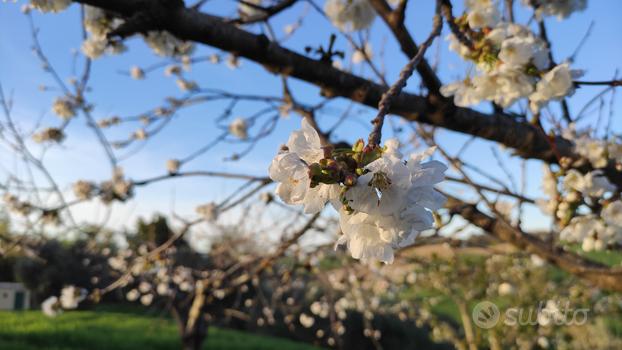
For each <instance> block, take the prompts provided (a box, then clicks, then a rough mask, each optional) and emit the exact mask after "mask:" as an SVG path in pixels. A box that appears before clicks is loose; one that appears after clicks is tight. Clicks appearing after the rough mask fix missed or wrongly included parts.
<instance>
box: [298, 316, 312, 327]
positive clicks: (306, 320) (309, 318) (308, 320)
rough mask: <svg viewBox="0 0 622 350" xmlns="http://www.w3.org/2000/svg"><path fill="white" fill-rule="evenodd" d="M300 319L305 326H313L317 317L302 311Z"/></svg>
mask: <svg viewBox="0 0 622 350" xmlns="http://www.w3.org/2000/svg"><path fill="white" fill-rule="evenodd" d="M298 320H299V321H300V324H301V325H302V326H303V327H305V328H311V327H313V324H314V323H315V318H313V316H309V315H307V314H305V313H301V314H300V317H299V318H298Z"/></svg>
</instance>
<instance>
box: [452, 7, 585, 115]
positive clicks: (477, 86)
mask: <svg viewBox="0 0 622 350" xmlns="http://www.w3.org/2000/svg"><path fill="white" fill-rule="evenodd" d="M467 9H468V12H467V13H465V14H464V15H463V16H461V17H460V18H458V19H456V24H457V25H458V27H459V29H460V32H461V35H459V36H458V35H455V34H454V33H452V34H450V35H449V36H448V40H449V41H450V45H449V48H450V49H451V50H452V51H455V52H457V53H458V54H459V55H460V56H461V57H462V58H464V59H465V60H468V61H471V62H473V63H474V64H475V67H476V68H477V72H478V74H475V75H474V76H469V77H466V78H465V79H464V80H462V81H456V82H453V83H450V84H447V85H444V86H443V87H442V89H441V93H442V94H443V95H444V96H447V97H449V96H454V102H455V104H456V105H458V106H463V107H466V106H471V105H475V104H478V103H480V102H482V101H485V100H487V101H493V102H494V103H496V104H497V105H499V106H502V107H504V108H505V107H509V106H511V105H512V104H514V103H515V102H516V101H518V100H519V99H521V98H527V99H528V100H529V106H530V109H531V111H532V112H533V113H534V114H536V113H538V112H539V110H540V109H541V108H542V107H544V106H545V105H546V104H547V103H548V102H549V101H551V100H559V99H561V98H563V97H565V96H568V95H571V94H572V93H573V92H574V84H573V79H574V78H576V77H577V76H579V75H580V74H581V73H580V72H579V71H576V70H572V69H570V66H569V64H568V63H562V64H559V65H557V66H555V67H551V62H550V59H549V48H548V46H547V44H546V42H545V41H543V40H542V39H540V38H539V37H537V36H536V35H534V33H533V32H532V31H531V30H530V29H529V28H528V27H525V26H522V25H519V24H514V23H510V22H503V21H501V15H500V13H499V9H498V4H497V3H496V2H495V1H487V0H468V1H467Z"/></svg>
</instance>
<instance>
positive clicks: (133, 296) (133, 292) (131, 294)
mask: <svg viewBox="0 0 622 350" xmlns="http://www.w3.org/2000/svg"><path fill="white" fill-rule="evenodd" d="M139 296H140V293H139V292H138V291H137V290H136V289H132V290H130V291H129V292H127V294H125V298H126V299H127V300H128V301H136V300H137V299H138V297H139Z"/></svg>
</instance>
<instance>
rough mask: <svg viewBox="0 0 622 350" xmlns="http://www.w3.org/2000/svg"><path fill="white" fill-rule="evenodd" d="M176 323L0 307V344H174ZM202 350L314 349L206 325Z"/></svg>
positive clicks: (54, 347) (18, 347) (28, 349)
mask: <svg viewBox="0 0 622 350" xmlns="http://www.w3.org/2000/svg"><path fill="white" fill-rule="evenodd" d="M179 348H180V344H179V340H178V337H177V329H176V326H175V324H174V323H173V322H172V321H170V320H167V319H164V318H155V317H151V316H147V315H140V314H136V313H127V312H115V311H108V310H107V311H73V312H66V313H64V314H62V315H60V316H58V317H56V318H47V317H45V316H44V315H43V314H42V313H41V312H40V311H26V312H8V311H0V349H2V350H35V349H37V350H39V349H48V350H74V349H76V350H77V349H89V350H91V349H93V350H98V349H102V350H103V349H117V350H124V349H127V350H130V349H132V350H136V349H179ZM204 349H223V350H250V349H253V350H255V349H257V350H264V349H265V350H268V349H270V350H272V349H283V350H313V349H317V348H315V347H312V346H309V345H306V344H302V343H295V342H292V341H289V340H285V339H278V338H272V337H264V336H258V335H253V334H248V333H243V332H237V331H232V330H226V329H217V328H213V327H212V328H210V330H209V337H208V340H207V343H206V344H205V346H204Z"/></svg>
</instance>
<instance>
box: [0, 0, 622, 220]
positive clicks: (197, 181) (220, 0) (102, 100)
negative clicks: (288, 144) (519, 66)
mask: <svg viewBox="0 0 622 350" xmlns="http://www.w3.org/2000/svg"><path fill="white" fill-rule="evenodd" d="M317 2H318V3H320V4H322V3H323V2H322V1H320V0H318V1H317ZM455 2H456V7H455V10H454V13H455V14H459V13H461V12H462V6H461V5H462V4H460V3H459V1H455ZM517 2H518V1H517ZM21 3H22V2H18V4H11V3H4V4H1V5H0V54H1V56H0V57H1V62H2V64H1V65H0V83H1V84H2V86H3V88H4V90H5V92H7V91H8V92H11V93H12V96H13V98H14V102H15V111H14V118H16V119H17V120H18V122H19V124H20V125H21V127H22V128H23V130H29V129H30V128H32V127H33V126H35V125H37V123H39V125H41V126H54V125H58V124H59V123H60V122H59V120H58V118H57V117H56V116H55V115H53V114H52V112H51V111H50V106H51V103H52V101H53V100H54V98H55V97H57V96H59V95H60V92H59V91H54V90H52V91H40V90H39V89H38V86H39V85H41V84H44V85H48V86H53V82H52V80H51V78H50V76H49V75H47V74H46V73H44V72H43V71H42V70H41V67H40V64H39V61H38V60H37V59H36V57H35V55H34V54H33V53H32V51H31V45H32V38H31V33H30V30H29V25H28V21H27V18H26V16H24V15H22V14H21V13H20V11H19V8H20V5H21ZM432 6H433V1H424V0H412V1H411V2H410V6H409V12H408V13H407V23H408V27H409V29H410V30H411V32H412V33H413V35H414V37H415V39H416V40H418V41H419V42H421V41H422V40H423V38H425V37H426V36H427V33H428V32H429V30H430V28H431V17H432V13H433V9H432ZM517 7H518V9H517V18H518V22H520V23H526V21H527V20H528V19H529V16H530V14H529V12H528V11H526V10H524V9H522V8H520V7H519V6H517ZM204 10H205V11H207V12H210V13H216V14H219V15H223V16H232V15H234V14H235V2H234V1H228V0H227V1H226V0H217V1H209V2H207V4H206V5H205V7H204ZM620 13H622V2H620V1H614V0H609V1H595V0H592V1H588V9H587V10H586V11H584V12H582V13H577V14H573V15H572V16H571V17H570V18H569V19H567V20H564V21H558V20H557V19H555V18H549V19H547V24H548V29H549V36H550V37H551V38H552V39H553V52H554V57H555V59H556V60H557V61H561V60H563V59H565V58H567V57H569V56H570V55H571V54H572V52H573V51H574V50H575V48H576V47H577V45H578V43H579V41H580V40H581V38H582V37H583V35H584V33H585V32H586V30H587V28H588V27H589V25H590V23H591V22H592V21H594V22H595V25H594V28H593V30H592V34H591V36H590V37H589V39H588V41H587V42H586V43H585V45H584V46H583V48H582V50H581V51H580V53H579V55H578V56H577V59H576V61H575V63H574V64H573V67H575V68H578V69H584V70H585V71H586V75H585V77H584V78H583V79H584V80H609V79H611V78H612V77H613V75H614V72H615V71H616V69H617V68H620V62H622V45H620V39H619V37H618V36H619V34H620V33H622V22H621V21H620V20H619V18H617V17H618V15H619V14H620ZM303 15H304V22H303V26H302V29H301V30H299V31H297V32H296V34H295V35H294V36H293V37H292V38H290V39H289V40H287V41H286V42H285V43H284V45H285V46H286V47H288V48H291V49H294V50H296V51H298V52H302V51H303V49H304V47H305V46H308V45H311V46H317V45H320V44H322V45H325V44H326V43H327V41H328V37H329V35H330V34H331V33H335V32H336V29H335V28H334V27H332V26H331V25H330V24H329V23H328V22H327V21H326V20H325V19H324V18H322V17H321V16H319V15H318V14H317V12H315V11H314V10H313V9H311V8H309V7H308V6H307V5H305V4H300V5H297V6H294V7H293V8H291V9H289V10H287V11H286V12H284V13H283V14H281V15H280V16H278V17H277V18H276V19H275V20H274V21H273V22H272V23H273V28H274V30H275V31H276V32H277V33H279V36H281V35H283V28H284V27H285V26H286V25H287V24H291V23H294V22H295V21H296V20H297V19H298V18H299V17H300V16H303ZM33 18H34V21H35V24H36V26H37V27H38V28H40V40H41V42H42V45H43V49H44V51H45V53H46V54H47V55H48V57H49V59H50V61H51V62H52V64H53V66H54V67H55V68H56V69H57V70H58V72H59V73H60V75H61V76H62V77H63V78H64V79H69V78H70V77H72V76H74V74H75V71H74V61H73V59H72V57H73V53H74V52H76V50H79V47H80V45H81V40H80V37H81V31H80V23H79V22H80V21H79V10H78V6H77V5H73V6H71V8H70V9H69V10H67V11H65V12H63V13H60V14H56V15H53V14H47V15H41V14H39V13H34V15H33ZM248 29H249V30H252V31H255V32H258V31H261V30H262V29H261V28H260V27H259V26H257V25H255V26H252V27H250V28H248ZM370 35H371V36H370V37H371V42H372V45H373V47H374V54H375V55H378V54H379V52H380V51H384V53H385V54H384V65H383V66H384V68H385V69H386V72H387V76H388V77H389V80H390V81H393V80H394V79H395V78H396V76H397V74H398V73H399V70H400V69H401V67H402V66H403V64H404V63H405V58H404V57H403V55H402V54H401V52H400V51H399V49H398V47H397V46H396V43H395V41H394V39H393V38H392V37H391V36H390V34H389V33H388V32H387V30H386V28H385V27H384V24H383V23H382V22H381V21H380V20H379V19H376V21H375V23H374V26H373V28H372V30H371V34H370ZM444 36H445V34H444V35H443V37H444ZM438 42H439V41H437V43H438ZM336 44H337V47H338V48H340V49H343V50H345V51H346V52H347V53H348V55H349V54H350V51H351V50H350V48H349V45H348V43H347V41H346V40H345V39H344V38H343V37H339V38H338V39H337V42H336ZM127 45H128V47H129V51H128V52H127V53H126V54H123V55H120V56H105V57H103V58H100V59H98V60H96V61H95V62H94V65H93V69H92V72H93V74H92V78H91V81H90V86H91V87H92V90H91V92H90V93H89V96H88V99H89V101H90V102H92V103H94V104H95V110H94V112H93V114H94V116H95V117H96V119H100V118H104V117H109V116H112V115H121V116H129V115H138V114H140V113H142V112H145V111H147V110H149V109H152V108H154V107H157V106H158V105H160V104H162V99H163V98H164V97H166V96H177V97H180V96H183V93H182V92H180V91H179V89H178V88H177V86H176V85H175V82H174V79H171V78H168V77H165V76H164V74H163V72H162V70H157V71H154V72H152V73H150V74H148V75H147V78H146V79H145V80H144V81H136V80H132V79H130V78H129V77H127V76H126V75H124V74H121V73H120V72H123V71H127V70H128V69H129V68H130V67H131V66H132V65H139V66H141V67H147V66H149V65H151V64H154V63H158V62H162V61H163V59H162V58H161V57H158V56H156V55H154V54H153V53H152V52H151V50H150V49H149V48H148V47H147V46H146V45H145V44H144V43H143V42H142V40H140V39H138V38H133V39H130V40H129V41H128V42H127ZM210 53H218V51H217V50H215V49H213V48H209V47H199V48H198V50H197V51H196V55H199V56H201V55H205V54H210ZM437 54H438V56H436V55H437ZM428 57H429V58H431V59H433V58H434V57H438V58H440V60H439V62H438V64H439V67H440V77H441V78H442V79H443V81H445V82H448V81H451V80H455V79H457V78H460V77H462V76H464V73H465V69H466V67H467V66H466V65H465V64H464V62H462V61H461V60H460V59H459V58H458V57H457V56H456V55H455V54H453V53H451V52H449V51H448V50H447V44H446V42H445V41H444V40H441V41H440V47H439V48H438V50H437V48H436V46H434V47H433V49H432V50H430V51H429V52H428ZM348 59H349V56H348V57H347V58H346V60H348ZM241 61H242V65H241V68H240V69H238V70H235V71H232V70H230V69H228V68H226V67H225V65H224V64H220V65H213V64H210V63H201V64H197V65H195V66H193V68H192V72H191V73H189V74H188V78H189V79H192V80H195V81H197V82H198V83H199V85H200V86H201V87H203V88H219V89H223V90H227V91H231V92H237V93H252V94H266V95H273V96H279V94H280V91H281V85H280V79H279V78H278V77H276V76H273V75H271V74H269V73H267V72H266V71H265V70H264V69H263V68H262V67H261V66H259V65H256V64H254V63H253V62H250V61H247V60H241ZM81 62H82V61H81V59H78V64H77V67H78V70H77V71H78V72H79V71H80V67H81V66H80V65H81ZM354 71H355V72H357V73H361V67H354ZM362 74H365V75H366V76H371V75H370V73H369V70H368V69H365V70H364V71H363V73H362ZM290 84H291V87H292V89H293V91H294V93H295V96H296V98H297V99H299V100H300V101H302V102H305V103H308V104H311V103H314V102H318V101H320V98H319V96H318V89H317V88H315V87H313V86H311V85H309V84H306V83H303V82H299V81H294V80H292V81H291V82H290ZM417 85H418V78H417V77H413V78H412V79H411V80H410V82H409V86H408V87H407V89H408V90H409V91H415V92H416V91H417ZM598 91H600V88H591V87H587V88H582V89H579V90H578V91H577V93H576V95H575V96H574V97H573V98H572V99H571V103H570V107H571V111H573V112H576V111H578V110H579V109H580V108H581V107H582V106H583V105H584V104H585V102H586V101H588V100H589V99H590V98H591V97H593V96H594V95H595V94H596V93H597V92H598ZM608 97H609V96H608ZM606 103H609V100H608V99H607V100H606ZM223 107H224V104H223V103H210V104H203V105H200V106H197V107H193V108H189V109H186V110H184V111H183V112H181V113H179V115H177V116H176V117H175V118H176V120H175V121H174V122H173V123H170V124H169V126H168V127H167V128H166V129H165V130H164V131H163V132H162V133H160V134H159V135H157V136H156V137H154V138H153V139H150V140H149V141H148V142H147V143H146V144H145V145H141V146H140V152H137V153H136V154H135V155H133V156H132V157H131V158H129V159H128V160H127V161H125V162H123V163H122V164H121V165H122V166H123V167H124V169H125V172H126V174H127V175H128V176H129V177H131V178H133V179H142V178H145V177H150V176H153V175H157V174H162V173H164V171H165V168H164V164H165V161H166V160H167V159H169V158H182V157H184V156H186V155H188V154H190V153H192V152H193V151H194V150H195V149H197V148H199V147H201V146H202V145H204V144H206V143H208V142H209V141H210V140H212V139H214V138H215V137H217V136H218V135H219V134H220V132H221V130H220V129H218V128H216V127H215V123H214V121H215V119H216V118H218V116H219V115H220V112H221V111H222V109H223ZM346 107H347V101H344V100H338V101H335V102H332V103H331V104H329V107H328V108H327V109H326V110H325V111H323V113H322V114H321V115H320V120H319V121H320V125H321V126H324V127H327V126H330V125H332V124H333V123H334V122H335V121H336V120H337V118H338V116H339V114H340V113H341V112H342V111H343V110H344V109H345V108H346ZM614 107H615V110H616V111H619V110H620V98H619V96H618V99H617V101H616V103H615V104H614ZM257 108H258V105H257V104H252V103H242V104H240V105H239V106H238V108H236V110H235V111H234V113H233V116H234V117H235V116H248V115H251V114H253V113H254V112H256V111H257ZM351 114H352V116H351V117H350V118H349V119H348V121H346V122H345V123H344V124H343V126H342V127H341V128H340V129H339V130H338V131H337V132H336V134H335V139H337V140H341V139H345V140H348V141H352V140H355V139H357V138H359V137H365V136H366V135H367V134H368V126H367V125H368V121H369V120H370V119H371V118H372V117H373V110H372V109H370V108H366V107H362V106H358V105H357V106H355V108H354V109H353V110H352V111H351ZM594 120H595V118H588V119H586V121H585V122H584V123H583V125H589V123H593V121H594ZM299 122H300V119H299V118H298V117H297V116H291V117H290V118H289V119H280V120H279V122H278V126H277V128H276V131H275V132H274V133H273V134H272V135H271V136H269V137H268V138H266V139H264V140H262V141H261V142H260V143H259V144H258V145H257V147H256V148H255V149H254V150H253V151H252V153H251V154H249V155H248V156H247V157H245V158H243V159H242V160H240V161H238V162H224V161H223V158H224V157H227V156H230V155H231V154H232V153H234V152H239V151H241V150H243V149H244V147H245V146H244V145H240V144H235V143H233V144H231V143H226V144H222V145H220V146H218V147H216V148H214V149H213V150H212V151H210V152H209V153H207V154H205V155H202V156H201V157H199V158H197V159H196V160H194V161H193V162H191V163H190V164H188V166H187V167H184V170H193V169H201V170H219V171H228V172H240V173H251V174H256V175H265V174H266V172H267V168H268V165H269V163H270V160H271V158H272V157H273V156H274V154H275V152H276V150H277V149H278V146H279V145H280V144H282V143H284V142H285V141H286V140H287V137H288V134H289V133H290V132H291V131H292V130H294V129H296V128H297V127H298V125H299ZM395 122H396V123H399V122H400V121H399V119H397V118H396V119H395ZM225 124H226V123H225ZM138 127H140V124H139V123H135V124H128V125H123V126H120V127H117V128H113V129H111V130H108V131H107V135H108V136H109V138H110V139H112V140H115V139H123V138H125V137H127V136H128V135H129V134H130V133H131V132H132V131H133V130H135V129H136V128H138ZM613 127H614V129H615V130H617V131H618V132H619V131H621V130H622V123H621V122H620V119H619V118H617V120H615V121H614V124H613ZM388 129H389V128H387V129H386V131H385V132H386V133H388V134H390V132H389V131H388ZM254 131H255V132H256V130H255V129H251V133H253V132H254ZM67 134H68V138H67V140H66V141H65V142H64V143H63V145H62V146H61V147H55V148H53V149H51V150H50V151H48V154H47V157H46V164H47V165H48V166H49V167H50V169H51V171H52V173H53V175H54V176H55V177H56V178H57V179H58V181H59V182H60V183H61V184H63V185H64V187H63V188H64V189H66V190H69V188H70V187H69V184H70V183H72V182H74V181H76V180H78V179H95V180H104V179H106V178H108V177H109V176H110V175H109V174H110V170H109V167H108V163H107V162H106V159H105V157H104V153H103V151H102V150H101V148H100V147H99V145H98V144H97V143H96V142H95V140H94V137H93V134H92V132H91V131H90V130H89V129H88V128H87V127H86V122H85V120H84V119H83V118H78V119H77V120H74V121H73V122H72V123H71V125H70V126H69V128H68V130H67ZM439 139H440V140H442V141H443V144H444V145H445V146H446V147H447V148H448V149H449V150H457V149H458V148H459V147H460V146H461V145H462V143H463V142H464V141H465V140H467V139H468V137H466V136H464V135H458V134H456V133H452V132H446V131H442V132H440V133H439ZM491 146H492V147H496V146H494V145H493V144H491V143H487V142H477V143H475V144H474V145H473V147H472V149H471V151H470V152H469V153H468V155H467V158H466V159H467V160H469V161H472V162H473V163H475V164H477V165H478V166H480V167H481V168H483V169H486V170H489V171H490V172H491V173H493V174H495V175H498V176H502V174H503V173H502V171H501V170H500V169H499V168H498V166H497V163H496V161H495V160H494V158H493V157H492V156H491V153H490V148H491ZM124 153H126V152H125V151H119V152H118V154H124ZM506 153H507V152H506ZM504 158H507V156H505V155H504ZM0 159H1V160H2V166H3V167H4V168H5V169H6V168H7V167H10V164H13V161H14V155H13V154H12V153H11V151H9V150H7V149H4V148H3V149H2V150H0ZM508 164H509V165H510V167H509V170H510V171H511V172H512V173H513V174H514V175H515V176H516V177H517V181H518V180H519V179H518V176H519V174H520V170H519V169H520V163H519V162H517V161H512V162H508ZM527 169H528V171H529V176H528V193H529V195H530V196H532V197H538V196H539V192H540V190H539V187H538V184H539V177H540V165H539V164H538V162H528V165H527ZM238 185H239V183H238V182H233V181H223V180H218V179H207V178H194V179H179V180H174V181H166V182H161V183H158V184H155V185H152V186H151V187H149V188H148V189H143V188H141V189H139V190H138V193H137V198H138V199H139V200H137V201H132V202H130V203H128V204H125V205H116V206H115V208H114V212H113V216H112V220H111V222H110V224H111V225H112V226H113V227H120V226H123V225H124V224H127V223H128V222H129V223H131V222H132V221H133V220H134V218H135V217H136V216H139V215H150V214H151V213H152V212H154V211H159V212H163V213H171V211H172V210H174V211H175V212H177V213H181V214H188V213H190V214H192V213H193V211H194V210H193V208H194V207H195V206H196V205H198V204H201V203H205V202H209V201H211V200H217V199H222V198H225V197H226V196H228V195H229V194H230V193H231V191H234V190H235V189H236V188H237V186H238ZM102 212H103V210H102V208H101V205H100V204H98V203H97V202H93V203H89V204H87V205H84V206H80V207H79V208H76V209H75V215H76V217H79V218H80V219H84V220H91V219H95V218H101V216H102ZM526 215H527V220H526V221H527V226H529V227H541V226H542V225H544V224H545V223H546V220H545V219H544V217H543V216H542V215H541V214H539V213H538V211H537V210H536V209H532V210H529V211H528V212H527V214H526Z"/></svg>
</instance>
